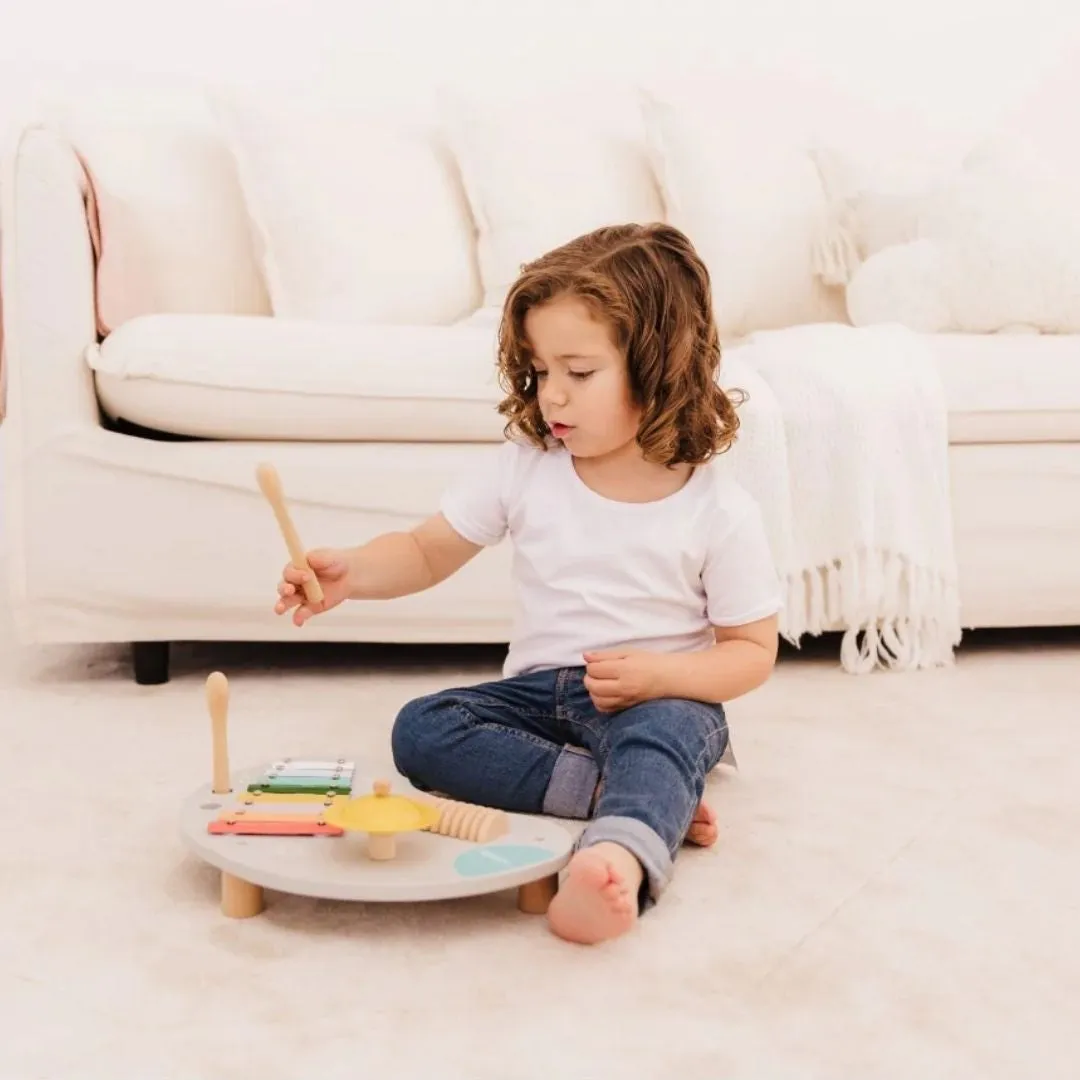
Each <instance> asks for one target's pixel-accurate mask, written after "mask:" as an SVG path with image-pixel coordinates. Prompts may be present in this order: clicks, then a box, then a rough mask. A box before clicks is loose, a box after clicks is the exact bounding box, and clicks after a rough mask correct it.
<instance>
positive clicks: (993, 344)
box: [927, 334, 1080, 444]
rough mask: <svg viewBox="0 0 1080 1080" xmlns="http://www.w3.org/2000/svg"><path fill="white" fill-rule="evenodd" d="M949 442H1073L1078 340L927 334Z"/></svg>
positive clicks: (1078, 400)
mask: <svg viewBox="0 0 1080 1080" xmlns="http://www.w3.org/2000/svg"><path fill="white" fill-rule="evenodd" d="M927 340H928V341H929V342H930V343H931V347H932V348H933V350H934V354H935V356H936V357H937V360H938V370H939V371H940V373H941V379H942V383H943V386H944V391H945V400H946V402H947V404H948V409H949V441H950V442H951V443H954V444H956V443H1034V442H1080V335H1078V334H929V335H927Z"/></svg>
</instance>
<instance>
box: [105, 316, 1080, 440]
mask: <svg viewBox="0 0 1080 1080" xmlns="http://www.w3.org/2000/svg"><path fill="white" fill-rule="evenodd" d="M498 315H499V313H498V311H497V310H496V309H481V310H480V311H478V312H476V313H475V314H474V315H473V316H472V317H471V318H470V319H468V320H465V321H463V322H460V323H456V324H454V325H452V326H410V327H404V326H359V325H337V324H330V323H317V322H308V321H302V320H295V321H292V320H287V319H276V318H267V317H259V316H242V315H146V316H141V317H140V318H138V319H133V320H131V321H130V322H128V323H125V324H124V325H123V326H121V327H120V328H119V329H117V330H116V331H114V332H113V333H112V334H110V335H109V336H108V337H107V338H106V339H105V341H104V342H103V343H102V344H101V346H100V347H98V348H95V349H92V350H91V351H90V354H89V357H88V359H89V361H90V365H91V367H92V368H93V370H94V375H95V379H96V382H97V392H98V397H99V400H100V402H101V405H102V408H103V409H104V411H105V413H106V414H107V415H108V416H109V417H111V418H112V419H114V420H116V419H123V420H126V421H128V422H130V423H133V424H137V425H140V426H142V427H146V428H151V429H153V430H156V431H164V432H169V433H172V434H177V435H188V436H195V437H200V438H211V439H270V440H301V441H308V440H319V441H331V442H335V441H337V442H340V441H347V442H353V441H367V442H489V441H497V440H498V439H500V438H501V437H502V430H503V420H502V417H500V416H499V415H498V413H497V412H496V409H495V406H496V405H497V404H498V402H499V400H500V399H501V397H502V393H501V390H500V388H499V385H498V382H497V378H496V371H495V332H496V327H497V325H498ZM928 341H929V342H930V344H931V347H932V349H933V350H934V354H935V356H936V357H937V360H938V369H939V371H940V372H941V378H942V383H943V386H944V391H945V399H946V402H947V404H948V409H949V438H950V441H951V442H952V443H954V444H955V443H1010V442H1013V443H1019V442H1080V335H1034V334H991V335H985V334H932V335H929V336H928ZM735 347H737V346H735ZM867 360H868V362H869V363H872V362H873V358H872V357H868V358H867Z"/></svg>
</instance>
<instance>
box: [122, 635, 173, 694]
mask: <svg viewBox="0 0 1080 1080" xmlns="http://www.w3.org/2000/svg"><path fill="white" fill-rule="evenodd" d="M131 654H132V659H133V660H134V663H135V681H136V682H137V683H138V684H139V685H140V686H160V685H161V684H162V683H167V682H168V681H169V643H168V642H167V641H136V642H133V643H132V646H131Z"/></svg>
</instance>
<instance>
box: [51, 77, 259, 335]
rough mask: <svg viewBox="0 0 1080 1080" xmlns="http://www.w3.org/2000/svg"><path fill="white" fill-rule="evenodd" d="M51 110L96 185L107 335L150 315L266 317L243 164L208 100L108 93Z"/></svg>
mask: <svg viewBox="0 0 1080 1080" xmlns="http://www.w3.org/2000/svg"><path fill="white" fill-rule="evenodd" d="M44 114H45V119H46V120H47V121H48V123H49V124H50V126H52V127H55V128H56V129H57V130H58V131H59V132H60V133H61V134H62V135H63V136H64V137H65V138H67V139H68V140H69V141H70V143H71V144H72V146H73V148H74V150H75V151H76V153H77V154H78V155H79V157H80V159H81V161H82V164H83V168H84V170H85V173H86V179H87V182H88V184H89V185H90V194H91V196H92V199H91V203H92V206H93V207H94V208H95V209H96V214H95V215H94V220H93V221H92V222H91V226H92V229H93V230H94V231H95V232H96V233H97V236H96V239H99V240H100V251H99V257H98V265H97V279H96V285H97V313H98V323H99V327H100V329H101V331H102V332H103V333H107V332H108V331H109V330H111V329H115V328H116V327H118V326H120V325H121V324H122V323H123V322H125V321H126V320H128V319H132V318H135V317H137V316H139V315H146V314H162V313H172V314H217V313H228V314H248V315H263V314H267V313H268V312H269V311H270V301H269V299H268V296H267V291H266V285H265V283H264V281H263V277H262V273H261V271H260V269H259V266H258V262H257V259H256V256H255V250H254V247H253V245H252V240H251V231H250V228H249V224H248V218H247V212H246V210H245V207H244V198H243V195H242V193H241V190H240V183H239V180H238V178H237V174H236V165H235V163H234V161H233V159H232V157H231V155H230V154H229V150H228V147H227V146H226V145H225V144H224V143H223V142H222V140H221V138H220V136H219V133H218V131H217V127H216V124H215V121H214V118H213V116H212V114H211V113H210V111H209V109H208V108H207V105H206V101H205V98H204V97H203V95H202V94H200V93H199V92H197V91H194V90H188V89H186V88H185V89H178V90H175V91H172V92H165V91H164V90H161V89H159V90H158V91H157V92H156V93H154V94H146V93H144V92H140V91H139V90H133V89H131V88H127V89H124V88H120V89H116V90H109V89H100V90H98V91H96V92H94V93H91V92H90V91H87V92H86V93H80V94H79V95H77V96H74V97H72V98H70V99H64V100H59V101H55V102H48V103H46V105H45V107H44Z"/></svg>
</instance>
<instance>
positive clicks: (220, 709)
mask: <svg viewBox="0 0 1080 1080" xmlns="http://www.w3.org/2000/svg"><path fill="white" fill-rule="evenodd" d="M206 703H207V705H208V707H209V709H210V730H211V732H212V734H213V754H214V793H215V794H216V795H225V794H227V793H228V792H230V791H232V784H231V782H230V780H229V731H228V723H229V680H228V679H226V678H225V676H224V675H223V674H222V673H221V672H220V671H215V672H214V673H213V674H211V675H210V677H209V678H208V679H207V680H206Z"/></svg>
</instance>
